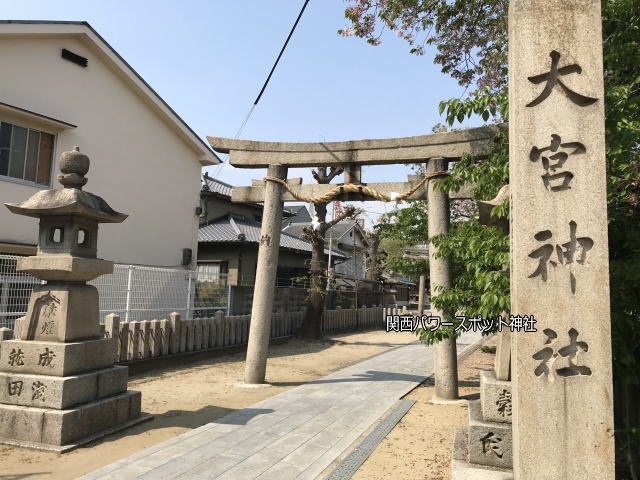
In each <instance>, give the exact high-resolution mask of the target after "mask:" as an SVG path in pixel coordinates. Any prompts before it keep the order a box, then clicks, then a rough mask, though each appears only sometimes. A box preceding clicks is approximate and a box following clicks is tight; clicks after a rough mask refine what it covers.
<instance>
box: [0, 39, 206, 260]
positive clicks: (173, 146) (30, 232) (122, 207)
mask: <svg viewBox="0 0 640 480" xmlns="http://www.w3.org/2000/svg"><path fill="white" fill-rule="evenodd" d="M63 48H66V49H68V50H70V51H72V52H74V53H77V54H78V55H82V56H84V57H86V58H88V60H89V64H88V67H87V68H82V67H80V66H78V65H76V64H74V63H71V62H69V61H68V60H65V59H63V58H61V55H60V53H61V50H62V49H63ZM103 55H104V54H103V53H102V52H101V51H99V49H98V48H97V47H95V46H94V45H92V44H91V42H90V41H88V40H87V39H85V38H83V37H79V36H78V37H70V36H67V37H61V36H52V37H49V36H46V37H13V38H12V37H6V36H3V37H2V38H0V64H1V65H2V81H1V82H0V102H3V103H7V104H10V105H15V106H18V107H20V108H23V109H27V110H31V111H34V112H37V113H39V114H42V115H46V116H49V117H53V118H56V119H59V120H63V121H65V122H69V123H71V124H74V125H77V126H78V127H77V128H75V129H67V130H63V131H61V132H57V140H56V145H55V153H54V166H53V173H52V186H53V187H55V188H58V187H60V185H59V184H58V183H57V180H56V176H57V173H58V167H57V163H58V160H59V156H60V153H61V152H63V151H66V150H70V149H72V148H73V146H74V145H78V146H79V147H80V150H81V151H82V152H83V153H86V154H87V155H89V157H90V158H91V169H90V171H89V173H88V175H87V177H88V179H89V182H88V184H87V186H86V187H85V189H86V190H87V191H90V192H92V193H95V194H97V195H100V196H102V197H104V198H105V200H106V201H107V202H108V203H109V204H110V205H111V207H112V208H114V209H115V210H117V211H120V212H123V213H127V214H129V218H128V219H127V220H125V221H124V223H122V224H115V225H104V224H103V225H101V227H100V237H99V243H98V254H99V256H100V257H101V258H106V259H110V260H114V261H116V262H119V263H133V264H143V265H164V266H176V265H179V264H180V263H181V259H182V249H183V248H191V249H193V252H194V255H193V258H194V259H195V258H196V249H197V226H198V225H197V216H196V215H195V208H196V207H197V206H198V204H199V189H200V171H201V167H200V164H199V162H198V159H199V157H200V156H201V155H202V152H196V151H195V148H193V147H192V146H190V145H188V144H187V142H186V141H184V140H183V139H182V138H181V137H180V136H179V135H178V134H177V133H176V132H175V127H171V126H170V125H169V123H168V121H165V120H164V119H162V117H161V116H159V115H158V114H157V111H156V110H157V107H156V106H155V105H153V103H152V102H151V100H149V99H148V98H145V97H144V96H143V95H141V94H139V93H138V92H136V91H135V90H134V89H132V88H131V87H130V85H129V84H127V82H126V81H124V74H123V73H122V72H121V71H119V70H117V69H116V68H114V67H112V66H111V65H110V64H109V62H108V61H104V60H103V58H102V57H103ZM0 120H5V121H9V122H12V123H17V124H19V125H21V126H27V127H31V128H36V129H41V130H43V131H48V132H50V133H56V132H55V131H52V129H51V128H42V125H40V124H38V122H34V121H30V122H25V121H24V120H22V121H20V119H19V118H18V117H13V116H12V115H9V114H5V113H0ZM37 190H38V187H35V186H27V185H23V184H20V183H12V182H10V181H5V180H4V179H2V178H0V203H4V202H21V201H23V200H26V199H27V198H28V197H29V196H31V195H33V194H34V193H35V192H36V191H37ZM37 223H38V222H37V221H36V220H35V219H32V218H27V217H20V216H17V215H12V214H11V213H10V212H9V211H8V210H7V209H6V208H4V207H2V206H0V242H12V243H27V244H35V243H37V238H36V233H37V229H38V225H37Z"/></svg>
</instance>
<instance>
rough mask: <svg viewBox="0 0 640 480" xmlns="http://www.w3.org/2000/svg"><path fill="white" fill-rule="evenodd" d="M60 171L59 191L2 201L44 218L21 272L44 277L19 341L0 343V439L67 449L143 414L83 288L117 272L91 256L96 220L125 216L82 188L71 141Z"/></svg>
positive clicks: (81, 163)
mask: <svg viewBox="0 0 640 480" xmlns="http://www.w3.org/2000/svg"><path fill="white" fill-rule="evenodd" d="M60 170H61V172H62V173H61V174H60V175H59V176H58V180H59V181H60V183H61V184H62V185H63V186H64V187H65V188H64V189H62V190H42V191H40V192H38V193H36V194H35V195H33V196H32V197H31V198H29V199H28V200H26V201H24V202H22V203H19V204H5V205H6V206H7V208H9V210H11V211H12V212H13V213H16V214H18V215H27V216H31V217H36V218H39V219H40V235H39V241H38V251H37V255H36V256H32V257H25V258H20V259H18V263H17V269H18V270H19V271H23V272H28V273H30V274H32V275H33V276H35V277H37V278H40V279H42V280H46V281H47V283H46V284H44V285H41V286H38V287H35V288H34V289H33V293H32V294H31V298H30V299H29V305H28V310H27V315H26V317H23V318H21V319H20V320H19V325H18V327H19V328H17V329H16V330H17V332H18V334H17V336H16V337H17V338H16V339H15V340H5V341H3V342H2V348H1V349H0V442H2V443H7V444H12V445H20V446H25V447H31V448H38V449H45V450H55V451H58V452H64V451H67V450H70V449H72V448H75V447H77V446H78V445H81V444H82V443H86V442H88V441H92V440H94V439H95V438H96V437H98V436H100V434H101V432H103V431H105V430H109V431H110V432H113V431H114V428H115V429H119V428H125V427H127V426H129V425H132V424H134V423H137V422H139V421H142V420H145V419H147V418H149V417H148V416H140V400H141V396H140V392H136V391H127V377H128V375H127V373H128V369H127V367H122V366H114V355H115V351H116V350H115V349H116V341H117V339H116V338H102V335H101V328H100V321H99V316H98V291H97V289H96V288H95V287H94V286H92V285H87V282H88V281H90V280H93V279H95V278H97V277H99V276H100V275H103V274H107V273H112V272H113V263H112V262H110V261H107V260H102V259H99V258H97V243H98V224H99V223H119V222H122V221H123V220H124V219H125V218H127V216H126V215H124V214H121V213H118V212H116V211H114V210H112V209H111V207H109V205H108V204H107V203H106V202H105V201H104V200H103V199H102V198H100V197H98V196H96V195H93V194H91V193H88V192H84V191H82V187H83V186H84V185H85V184H86V183H87V179H86V178H85V174H86V173H87V171H88V170H89V158H88V157H87V156H86V155H83V154H81V153H80V152H79V151H78V149H77V147H76V150H75V151H71V152H65V153H63V154H62V157H61V161H60ZM111 320H113V318H112V319H111ZM112 336H115V335H113V332H112Z"/></svg>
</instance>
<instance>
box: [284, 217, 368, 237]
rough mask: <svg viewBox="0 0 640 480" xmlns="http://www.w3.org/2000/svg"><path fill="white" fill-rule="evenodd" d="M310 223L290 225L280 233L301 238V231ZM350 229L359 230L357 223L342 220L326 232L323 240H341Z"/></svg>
mask: <svg viewBox="0 0 640 480" xmlns="http://www.w3.org/2000/svg"><path fill="white" fill-rule="evenodd" d="M309 225H311V223H292V224H290V225H287V226H286V227H285V228H284V229H283V230H282V231H283V233H288V234H289V235H292V236H294V237H298V238H301V237H302V230H303V229H304V227H308V226H309ZM352 228H356V229H360V230H361V228H360V226H359V225H358V222H356V221H349V220H343V221H341V222H338V223H336V224H335V225H334V226H333V227H331V228H330V229H329V230H327V233H326V235H325V239H327V240H328V239H329V238H333V239H334V240H336V239H338V238H341V237H342V236H343V235H344V234H345V233H347V232H348V231H349V230H351V229H352Z"/></svg>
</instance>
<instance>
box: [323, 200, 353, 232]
mask: <svg viewBox="0 0 640 480" xmlns="http://www.w3.org/2000/svg"><path fill="white" fill-rule="evenodd" d="M360 213H362V211H361V210H360V209H359V208H356V207H354V206H353V205H349V206H348V207H347V208H345V209H344V211H343V212H342V213H341V214H340V215H338V216H337V218H334V219H333V220H331V221H330V222H327V223H326V225H327V230H328V229H329V228H331V227H333V226H334V225H335V224H336V223H338V222H341V221H342V220H344V219H345V218H355V217H357V216H358V215H360Z"/></svg>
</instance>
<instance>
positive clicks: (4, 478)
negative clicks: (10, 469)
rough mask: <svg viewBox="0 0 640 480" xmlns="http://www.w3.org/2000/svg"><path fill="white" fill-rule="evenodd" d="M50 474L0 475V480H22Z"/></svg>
mask: <svg viewBox="0 0 640 480" xmlns="http://www.w3.org/2000/svg"><path fill="white" fill-rule="evenodd" d="M50 473H51V472H32V473H12V474H9V475H0V480H24V479H27V478H30V477H35V476H40V475H43V476H46V475H49V474H50Z"/></svg>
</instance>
